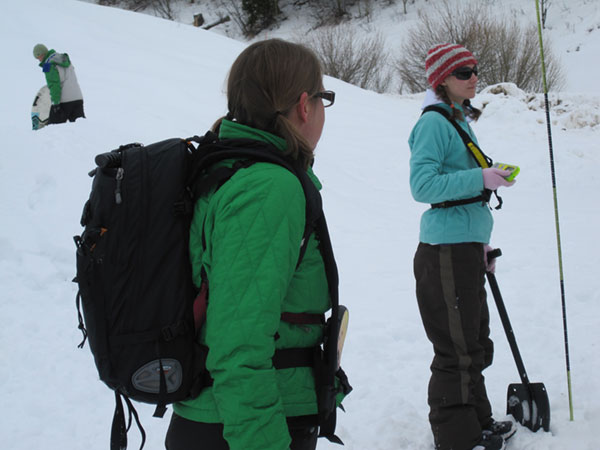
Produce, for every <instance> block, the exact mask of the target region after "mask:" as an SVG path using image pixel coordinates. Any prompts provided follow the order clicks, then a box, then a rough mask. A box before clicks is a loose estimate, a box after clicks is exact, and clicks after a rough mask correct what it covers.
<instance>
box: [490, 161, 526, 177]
mask: <svg viewBox="0 0 600 450" xmlns="http://www.w3.org/2000/svg"><path fill="white" fill-rule="evenodd" d="M492 167H493V168H495V169H500V170H509V171H510V175H509V176H507V177H505V178H506V181H512V180H514V179H515V178H516V176H517V175H519V172H520V171H521V169H519V166H514V165H512V164H504V163H494V165H493V166H492Z"/></svg>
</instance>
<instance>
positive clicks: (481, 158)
mask: <svg viewBox="0 0 600 450" xmlns="http://www.w3.org/2000/svg"><path fill="white" fill-rule="evenodd" d="M429 111H435V112H437V113H439V114H441V115H442V116H444V117H445V118H446V119H448V121H449V122H450V124H451V125H452V126H453V127H454V129H455V130H456V131H457V133H458V135H459V136H460V138H461V139H462V141H463V142H464V144H465V147H467V150H468V151H469V154H470V155H471V156H472V157H473V158H474V159H475V162H477V165H478V166H479V167H481V168H482V169H487V168H489V167H492V165H493V164H494V161H492V158H490V157H489V156H487V155H486V154H485V153H483V150H481V148H479V146H478V145H477V144H476V143H475V142H473V139H471V136H469V134H468V133H467V132H466V131H465V130H463V128H462V127H461V126H460V125H459V124H458V123H457V122H456V120H454V119H453V118H452V116H451V115H450V113H449V112H448V111H447V110H445V109H444V108H442V107H440V106H436V105H429V106H427V107H425V108H424V109H423V112H422V113H421V115H423V114H425V113H426V112H429ZM493 192H494V195H495V196H496V199H498V205H497V206H496V207H495V209H500V208H502V197H500V196H499V195H498V192H497V191H493ZM491 195H492V191H490V190H489V189H484V190H483V193H482V195H479V196H477V197H473V198H469V199H465V200H448V201H445V202H441V203H435V204H433V205H431V207H432V208H434V209H435V208H449V207H452V206H459V205H467V204H469V203H477V202H480V201H481V202H483V203H488V202H489V201H490V198H491Z"/></svg>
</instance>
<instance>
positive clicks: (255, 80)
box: [166, 39, 334, 450]
mask: <svg viewBox="0 0 600 450" xmlns="http://www.w3.org/2000/svg"><path fill="white" fill-rule="evenodd" d="M227 97H228V108H229V112H228V113H227V115H226V116H225V117H223V118H221V119H219V120H218V121H217V122H216V124H215V125H214V127H213V130H214V131H216V132H217V133H218V135H219V138H220V139H224V140H227V139H239V138H241V139H251V140H253V141H258V142H264V143H268V144H271V145H272V146H274V147H275V148H277V149H278V150H279V151H281V152H283V153H284V154H286V155H288V156H289V157H291V158H292V159H293V160H296V161H298V162H300V163H301V164H302V166H303V167H304V169H305V170H306V171H307V173H308V175H309V177H310V179H311V180H312V182H313V183H314V184H315V185H316V186H317V187H318V188H320V187H321V185H320V182H319V180H318V179H317V177H316V176H315V175H314V173H313V171H312V168H311V166H312V162H313V156H314V155H313V151H314V149H315V147H316V145H317V143H318V141H319V138H320V137H321V132H322V130H323V124H324V120H325V111H324V107H326V106H330V105H331V104H333V100H334V93H333V92H331V91H324V88H323V74H322V71H321V66H320V63H319V60H318V59H317V57H316V56H315V55H314V54H313V52H311V51H310V50H308V49H307V48H305V47H304V46H301V45H298V44H292V43H288V42H285V41H282V40H278V39H271V40H266V41H261V42H257V43H255V44H252V45H251V46H249V47H248V48H246V49H245V50H244V51H243V52H242V53H241V54H240V55H239V56H238V58H237V59H236V61H235V62H234V63H233V66H232V67H231V70H230V73H229V77H228V85H227ZM224 164H229V165H232V164H233V161H228V162H224ZM305 214H306V200H305V195H304V192H303V189H302V187H301V184H300V182H299V180H298V178H297V177H296V176H295V175H294V174H292V173H291V172H290V171H288V170H287V169H285V168H283V167H281V166H278V165H275V164H269V163H254V164H252V165H251V166H249V167H246V168H242V169H239V170H237V171H236V172H235V174H234V175H233V177H231V178H230V179H229V180H228V181H227V182H226V183H225V184H223V186H222V187H220V188H219V189H218V190H216V191H214V190H213V191H211V193H209V194H208V195H206V196H203V197H201V198H200V199H199V200H198V201H197V202H196V205H195V210H194V217H193V221H192V226H191V230H190V254H191V259H192V266H193V270H194V279H195V283H196V285H197V286H200V284H201V282H202V277H203V273H205V274H206V277H207V278H208V280H209V290H210V295H209V301H208V309H207V314H206V323H205V325H204V326H203V327H202V329H201V330H200V335H199V339H200V341H201V344H203V345H205V346H207V347H208V349H209V350H208V356H207V360H206V367H207V369H208V371H209V373H210V376H211V377H212V379H213V384H212V386H209V387H206V388H204V389H203V390H202V391H201V393H200V395H199V396H198V397H197V398H194V399H192V400H189V401H185V402H181V403H178V404H175V406H174V414H173V417H172V420H171V424H170V427H169V431H168V433H167V437H166V447H167V449H168V450H183V449H186V450H192V449H210V450H217V449H218V450H220V449H231V450H253V449H256V450H286V449H289V448H291V449H299V450H300V449H302V450H304V449H306V450H312V449H314V448H316V441H317V434H318V427H317V426H316V414H317V412H318V411H317V395H316V389H315V379H314V376H313V370H312V368H311V367H292V368H287V369H282V370H276V369H275V368H274V363H273V355H274V354H275V352H276V350H280V349H287V348H311V347H315V346H317V345H319V343H320V342H322V339H323V325H322V324H321V323H319V321H316V322H317V323H314V322H313V323H302V324H298V323H291V322H294V321H289V320H287V321H286V320H282V315H288V316H290V315H291V316H294V315H297V317H304V316H314V317H322V315H323V314H324V313H325V312H326V311H327V310H328V309H329V308H330V307H331V305H330V297H329V293H328V292H329V291H328V284H327V277H326V274H325V267H324V263H323V259H322V256H321V254H320V251H319V248H318V245H319V243H318V241H317V239H316V238H315V236H314V233H313V234H311V236H310V240H309V241H308V245H307V247H306V251H305V254H304V256H303V258H302V260H301V263H300V265H299V266H298V267H296V266H297V262H298V260H299V253H300V248H301V244H302V238H303V233H304V226H305Z"/></svg>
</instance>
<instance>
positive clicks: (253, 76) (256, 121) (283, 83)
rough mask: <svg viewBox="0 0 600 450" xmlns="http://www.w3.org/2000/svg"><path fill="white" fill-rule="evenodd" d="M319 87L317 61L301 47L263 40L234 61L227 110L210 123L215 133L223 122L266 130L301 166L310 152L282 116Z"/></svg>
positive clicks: (309, 158)
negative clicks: (275, 137) (281, 140)
mask: <svg viewBox="0 0 600 450" xmlns="http://www.w3.org/2000/svg"><path fill="white" fill-rule="evenodd" d="M322 86H323V71H322V68H321V63H320V61H319V59H318V57H317V56H316V55H315V54H314V52H313V51H312V50H310V49H308V48H307V47H305V46H303V45H300V44H295V43H292V42H287V41H284V40H281V39H268V40H264V41H259V42H256V43H254V44H252V45H250V46H249V47H247V48H246V49H245V50H244V51H243V52H242V53H240V55H239V56H238V57H237V59H236V60H235V61H234V63H233V65H232V66H231V69H230V71H229V76H228V80H227V106H228V109H229V112H228V113H227V115H226V116H225V117H222V118H220V119H218V120H217V121H216V123H215V124H214V125H213V130H214V131H217V130H218V129H219V127H220V125H221V121H222V120H223V119H224V118H226V119H228V120H235V121H237V122H239V123H241V124H244V125H247V126H250V127H253V128H258V129H260V130H263V131H268V132H270V133H273V134H275V135H277V136H280V137H282V138H283V139H285V141H286V143H287V150H286V153H287V154H288V155H289V156H291V157H292V158H293V159H296V160H299V161H300V162H301V163H302V165H303V166H304V167H305V168H306V167H308V166H309V165H310V164H312V161H313V158H314V154H313V148H312V147H311V145H310V144H309V143H308V142H307V141H306V139H305V138H304V137H303V136H302V135H301V134H300V133H299V132H298V130H297V129H296V127H295V126H294V125H293V124H292V123H291V122H290V121H289V120H288V119H287V118H286V117H285V115H286V114H287V113H288V112H289V111H290V110H291V109H292V108H293V107H294V105H296V104H297V103H298V100H299V99H300V95H301V94H302V93H303V92H307V93H308V94H309V95H313V94H316V93H317V92H318V91H319V90H321V89H322Z"/></svg>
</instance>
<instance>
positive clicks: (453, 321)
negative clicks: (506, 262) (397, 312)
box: [414, 243, 494, 450]
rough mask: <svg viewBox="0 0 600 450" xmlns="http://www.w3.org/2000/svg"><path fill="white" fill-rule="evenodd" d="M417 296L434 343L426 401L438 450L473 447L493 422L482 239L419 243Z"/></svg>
mask: <svg viewBox="0 0 600 450" xmlns="http://www.w3.org/2000/svg"><path fill="white" fill-rule="evenodd" d="M414 273H415V279H416V284H417V301H418V304H419V311H420V313H421V319H422V320H423V325H424V327H425V332H426V333H427V337H428V338H429V340H430V341H431V343H432V344H433V350H434V357H433V362H432V363H431V379H430V380H429V391H428V403H429V408H430V412H429V422H430V424H431V429H432V431H433V437H434V441H435V448H436V449H438V450H471V449H472V448H473V447H474V446H475V445H476V444H477V442H478V441H479V440H480V439H481V431H482V429H483V428H485V427H487V426H488V425H489V424H490V422H491V416H492V413H491V407H490V402H489V400H488V397H487V393H486V390H485V383H484V377H483V375H482V371H483V369H485V368H486V367H488V366H489V365H491V363H492V357H493V352H494V346H493V343H492V341H491V340H490V338H489V334H490V329H489V311H488V306H487V301H486V292H485V288H484V284H485V267H484V262H483V244H480V243H461V244H449V245H429V244H424V243H420V244H419V246H418V248H417V252H416V254H415V258H414Z"/></svg>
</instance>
